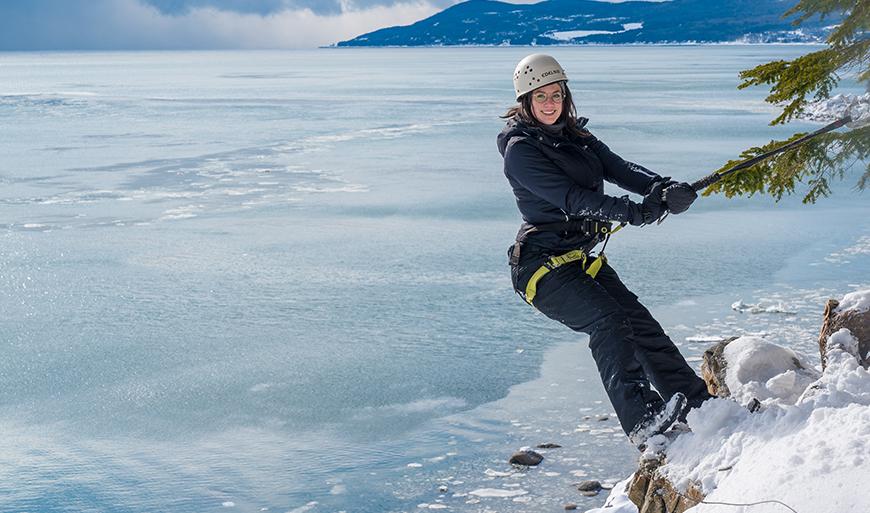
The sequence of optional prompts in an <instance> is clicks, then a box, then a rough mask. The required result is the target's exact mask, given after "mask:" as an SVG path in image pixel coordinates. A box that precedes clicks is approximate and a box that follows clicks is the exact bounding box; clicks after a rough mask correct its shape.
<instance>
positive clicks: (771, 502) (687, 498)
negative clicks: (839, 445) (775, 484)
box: [674, 490, 798, 513]
mask: <svg viewBox="0 0 870 513" xmlns="http://www.w3.org/2000/svg"><path fill="white" fill-rule="evenodd" d="M674 493H676V494H677V495H679V496H680V497H682V498H684V499H686V500H690V501H692V502H694V503H695V504H710V505H717V506H718V505H721V506H736V507H741V506H758V505H760V504H779V505H780V506H784V507H786V508H788V509H790V510H791V511H792V513H798V512H797V510H796V509H794V508H793V507H791V506H789V505H788V504H786V503H784V502H782V501H778V500H776V499H770V500H766V501H758V502H714V501H705V500H700V501H699V500H697V499H693V498H691V497H686V496H685V495H683V494H681V493H680V492H678V491H676V490H674Z"/></svg>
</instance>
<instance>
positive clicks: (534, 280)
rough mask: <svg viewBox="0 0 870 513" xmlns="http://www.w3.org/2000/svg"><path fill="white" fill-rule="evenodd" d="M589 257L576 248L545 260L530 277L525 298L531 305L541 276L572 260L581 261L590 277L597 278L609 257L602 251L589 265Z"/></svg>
mask: <svg viewBox="0 0 870 513" xmlns="http://www.w3.org/2000/svg"><path fill="white" fill-rule="evenodd" d="M588 259H589V257H588V256H587V255H586V253H584V252H583V251H581V250H579V249H575V250H573V251H569V252H567V253H565V254H562V255H558V256H554V257H550V259H549V260H547V261H546V262H544V265H542V266H541V267H539V268H538V270H537V271H535V274H533V275H532V277H531V278H530V279H529V283H528V284H527V285H526V294H525V300H526V302H527V303H529V304H530V305H531V304H532V301H534V300H535V295H537V293H538V282H539V281H541V278H543V277H544V276H546V275H547V273H548V272H550V271H552V270H554V269H557V268H559V267H562V266H563V265H565V264H570V263H571V262H576V261H578V260H579V261H580V265H581V266H582V267H583V270H584V271H585V272H586V274H588V275H589V276H590V277H592V278H595V276H596V275H598V271H599V270H601V266H602V264H604V262H607V257H605V256H604V253H601V254H599V255H598V257H596V258H595V259H594V260H592V261H591V262H589V265H586V261H587V260H588Z"/></svg>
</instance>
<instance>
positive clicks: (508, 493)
mask: <svg viewBox="0 0 870 513" xmlns="http://www.w3.org/2000/svg"><path fill="white" fill-rule="evenodd" d="M527 493H529V492H528V491H526V490H523V489H520V488H515V489H513V490H505V489H504V488H478V489H477V490H472V491H470V492H468V495H474V496H476V497H502V498H508V497H519V496H520V495H526V494H527Z"/></svg>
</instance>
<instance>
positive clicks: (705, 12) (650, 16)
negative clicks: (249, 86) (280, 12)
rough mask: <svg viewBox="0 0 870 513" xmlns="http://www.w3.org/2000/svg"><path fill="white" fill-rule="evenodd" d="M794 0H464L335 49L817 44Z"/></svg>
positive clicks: (811, 24)
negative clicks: (791, 15)
mask: <svg viewBox="0 0 870 513" xmlns="http://www.w3.org/2000/svg"><path fill="white" fill-rule="evenodd" d="M795 3H796V0H673V1H670V2H624V3H607V2H595V1H587V0H549V1H545V2H540V3H537V4H508V3H504V2H496V1H492V0H469V1H468V2H463V3H460V4H456V5H454V6H452V7H449V8H447V9H445V10H444V11H441V12H440V13H438V14H435V15H434V16H430V17H429V18H426V19H424V20H421V21H418V22H417V23H414V24H413V25H408V26H404V27H390V28H384V29H380V30H376V31H374V32H369V33H368V34H363V35H361V36H358V37H355V38H353V39H351V40H348V41H341V42H339V43H337V46H452V45H489V46H493V45H564V44H589V43H596V44H626V43H658V44H661V43H691V42H697V43H722V42H737V41H739V42H752V43H783V42H821V41H823V40H824V37H825V34H826V33H827V30H826V29H825V25H832V24H834V23H835V21H831V20H830V19H828V20H825V21H826V23H822V22H820V21H819V20H807V21H806V22H804V23H803V24H801V27H800V29H795V27H793V26H792V25H791V23H790V21H787V20H784V19H783V18H782V15H783V13H784V12H785V11H787V10H788V9H789V8H791V7H792V6H794V5H795Z"/></svg>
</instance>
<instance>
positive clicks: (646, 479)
mask: <svg viewBox="0 0 870 513" xmlns="http://www.w3.org/2000/svg"><path fill="white" fill-rule="evenodd" d="M664 463H665V457H664V455H658V456H657V457H653V458H642V459H641V462H640V468H638V470H637V472H635V474H634V477H633V478H632V480H631V482H630V483H629V485H628V498H629V499H630V500H631V502H633V503H634V504H635V506H637V510H638V513H683V512H684V511H686V510H687V509H689V508H691V507H693V506H695V505H697V504H698V503H699V502H701V501H702V500H704V494H703V493H701V490H700V489H699V488H698V487H696V486H694V485H692V486H690V487H689V489H688V490H686V491H685V492H682V493H680V492H679V491H678V490H677V489H676V488H675V487H674V485H673V484H672V483H671V482H670V481H669V480H668V479H667V478H665V477H662V476H660V475H659V473H658V469H659V467H661V466H662V465H664Z"/></svg>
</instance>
